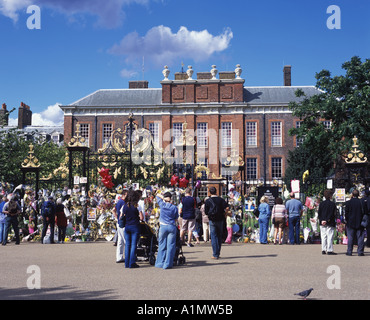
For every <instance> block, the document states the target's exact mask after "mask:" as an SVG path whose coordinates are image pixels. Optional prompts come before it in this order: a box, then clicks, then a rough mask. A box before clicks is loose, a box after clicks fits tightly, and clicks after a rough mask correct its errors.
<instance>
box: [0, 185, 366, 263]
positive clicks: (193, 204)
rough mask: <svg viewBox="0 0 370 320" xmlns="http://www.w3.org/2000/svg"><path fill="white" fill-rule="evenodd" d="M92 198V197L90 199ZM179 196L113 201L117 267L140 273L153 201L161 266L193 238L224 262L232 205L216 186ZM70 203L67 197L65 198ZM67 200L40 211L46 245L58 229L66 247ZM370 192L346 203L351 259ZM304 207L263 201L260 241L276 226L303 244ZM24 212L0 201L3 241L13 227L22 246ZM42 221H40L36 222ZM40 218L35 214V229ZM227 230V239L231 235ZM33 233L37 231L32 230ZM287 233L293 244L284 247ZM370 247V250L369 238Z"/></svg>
mask: <svg viewBox="0 0 370 320" xmlns="http://www.w3.org/2000/svg"><path fill="white" fill-rule="evenodd" d="M89 195H90V196H91V194H89ZM174 196H175V193H173V192H169V191H167V192H165V191H164V190H161V189H157V190H154V192H153V193H152V194H151V197H148V196H146V195H144V196H143V191H142V190H132V189H123V190H121V191H120V192H119V193H118V194H117V195H116V198H115V199H114V198H113V199H110V200H107V201H108V202H110V203H112V204H113V205H111V206H106V209H107V210H108V211H109V212H111V213H113V215H114V217H115V219H116V221H117V224H116V232H115V237H116V239H115V244H116V246H117V249H116V262H117V263H124V264H125V267H126V268H138V267H139V265H138V264H137V263H136V262H137V252H136V251H137V244H138V241H139V239H140V234H141V227H140V225H141V223H142V221H146V222H147V221H148V210H147V208H146V204H147V202H148V199H149V200H150V201H152V202H154V199H155V202H156V206H157V209H156V210H157V211H156V212H157V213H158V230H157V237H158V253H157V257H156V261H155V266H156V267H158V268H163V269H168V268H172V267H173V263H174V256H175V251H176V243H177V239H178V238H179V239H180V243H181V244H182V245H187V246H188V247H193V246H194V245H193V239H195V241H196V243H200V239H201V236H203V241H204V242H208V241H211V247H212V257H211V258H212V259H216V260H217V259H219V258H220V254H221V246H222V243H226V244H231V243H232V241H233V228H232V226H233V223H235V222H233V221H232V220H233V212H232V210H231V208H230V207H231V206H230V205H229V203H228V202H226V201H225V200H224V199H223V198H222V197H219V196H217V190H216V188H215V187H210V188H209V195H208V197H206V198H205V199H204V200H203V201H201V200H200V199H199V198H197V197H194V195H193V192H192V190H191V188H186V189H185V191H184V193H183V194H181V197H180V201H178V199H176V201H174V200H175V199H174ZM332 196H333V192H332V191H331V190H326V191H325V192H324V201H322V202H321V203H319V205H318V211H317V212H318V220H319V224H320V236H321V248H322V250H321V251H322V254H327V255H334V254H336V253H335V252H334V249H333V239H334V235H335V227H336V223H337V207H336V204H335V203H334V202H333V201H332ZM65 198H67V197H65ZM64 200H65V199H63V197H58V198H57V199H55V197H53V195H50V194H49V195H48V196H47V197H46V199H44V201H43V202H42V205H41V206H40V213H41V217H42V232H41V235H40V236H41V243H44V239H45V237H46V235H47V231H48V230H49V229H50V243H54V242H55V241H56V240H54V231H55V226H57V229H58V238H57V239H58V242H60V243H63V242H64V241H65V238H66V228H67V224H68V219H69V218H67V217H66V214H65V208H66V203H65V202H64ZM368 200H369V190H367V191H366V192H365V194H364V195H363V196H362V198H360V193H359V191H358V190H354V191H353V192H352V195H351V199H350V200H349V201H347V202H346V204H345V214H344V222H345V225H346V235H347V238H348V245H347V255H352V253H353V247H354V245H355V244H357V245H358V249H357V253H358V255H359V256H362V255H364V246H365V243H364V239H365V234H366V233H365V232H366V231H365V230H367V234H368V235H369V227H370V223H368V222H367V220H369V219H368V217H369V215H370V201H368ZM303 208H304V207H303V204H302V203H301V201H300V200H299V199H296V197H295V194H294V193H291V194H290V199H288V200H287V201H285V203H284V201H283V199H282V198H280V197H277V198H276V199H275V203H274V205H272V206H271V203H270V199H269V197H267V196H262V197H261V199H260V203H259V206H258V208H257V210H256V211H255V212H254V213H255V214H256V216H258V218H257V219H258V226H259V242H260V243H261V244H268V237H267V234H268V230H269V227H270V225H272V226H273V227H274V230H273V231H274V232H273V237H272V238H273V243H274V244H275V245H282V244H283V243H289V244H291V245H294V244H295V245H299V244H300V243H301V239H300V233H301V218H302V214H303ZM21 211H22V207H21V206H20V199H19V195H18V194H17V193H9V194H4V195H3V197H2V201H1V202H0V242H1V244H2V245H6V244H7V243H8V234H9V231H10V229H11V228H13V231H14V239H15V244H16V245H18V244H19V243H20V235H19V219H18V216H19V215H20V213H21ZM35 220H36V221H35ZM36 224H37V217H35V216H33V215H31V214H30V215H29V228H30V230H31V229H32V228H34V229H36V228H35V225H36ZM225 230H227V231H226V236H225ZM30 232H31V231H30ZM284 233H287V235H288V237H287V238H288V241H286V242H284V241H283V239H284ZM367 245H368V246H370V241H369V236H368V237H367Z"/></svg>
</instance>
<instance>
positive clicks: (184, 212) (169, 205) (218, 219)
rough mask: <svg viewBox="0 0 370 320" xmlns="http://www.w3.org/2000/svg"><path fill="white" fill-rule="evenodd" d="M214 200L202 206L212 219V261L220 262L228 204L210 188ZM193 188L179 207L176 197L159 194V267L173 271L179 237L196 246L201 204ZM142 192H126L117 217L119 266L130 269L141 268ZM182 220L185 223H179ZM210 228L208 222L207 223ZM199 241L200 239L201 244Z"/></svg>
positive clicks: (165, 193) (117, 209)
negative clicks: (194, 237)
mask: <svg viewBox="0 0 370 320" xmlns="http://www.w3.org/2000/svg"><path fill="white" fill-rule="evenodd" d="M209 192H210V197H209V198H207V199H206V201H205V202H204V204H203V205H202V210H203V214H204V215H205V216H206V217H207V218H208V219H207V220H208V225H209V235H207V233H205V234H206V235H205V241H208V239H209V238H210V239H211V242H212V251H213V254H212V259H218V258H219V257H220V252H221V244H222V242H223V231H224V221H225V212H227V209H228V205H227V203H226V201H225V200H224V199H223V198H221V197H218V196H217V195H216V193H217V191H216V188H214V187H211V188H210V191H209ZM191 194H192V192H191V189H190V188H187V189H186V190H185V193H184V195H183V197H182V199H181V202H180V204H179V205H175V204H174V203H173V201H172V200H173V199H172V198H173V194H172V193H171V192H169V191H167V192H164V193H162V192H157V194H156V201H157V204H158V206H159V209H160V215H159V231H158V253H157V257H156V261H155V267H157V268H163V269H169V268H172V267H173V264H174V257H175V252H176V244H177V239H178V237H179V238H180V241H181V243H183V244H185V234H186V233H187V236H188V238H187V241H186V244H187V245H188V246H189V247H192V246H193V245H192V238H193V235H196V238H198V239H199V236H198V234H197V233H196V232H195V227H196V223H195V220H196V211H197V210H200V208H199V207H200V203H199V201H197V198H196V197H193V196H192V195H191ZM141 196H142V191H138V190H137V191H134V190H128V191H127V190H124V191H123V192H122V194H121V197H120V199H119V200H118V201H117V203H116V206H115V208H114V210H113V211H114V214H115V216H116V218H117V248H116V263H125V267H126V268H138V267H139V265H138V264H137V263H136V258H137V257H136V250H137V243H138V240H139V237H140V220H144V212H143V207H142V206H140V205H139V201H140V198H141ZM179 219H181V224H179V223H178V220H179ZM206 225H207V223H206ZM198 241H199V240H197V242H198Z"/></svg>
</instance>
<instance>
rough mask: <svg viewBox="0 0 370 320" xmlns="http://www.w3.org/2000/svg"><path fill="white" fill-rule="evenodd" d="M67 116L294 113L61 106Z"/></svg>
mask: <svg viewBox="0 0 370 320" xmlns="http://www.w3.org/2000/svg"><path fill="white" fill-rule="evenodd" d="M60 107H61V109H62V110H63V111H64V115H65V116H72V115H74V116H128V115H129V114H130V113H134V114H141V115H143V116H146V115H158V116H161V115H181V114H184V115H185V114H194V115H207V114H254V113H259V114H260V113H266V114H268V113H292V112H291V110H290V109H289V106H288V105H250V104H246V103H235V104H226V103H206V104H202V103H197V104H193V103H185V104H178V105H171V104H161V105H156V106H135V107H133V106H115V107H100V106H99V107H76V106H73V107H70V106H60Z"/></svg>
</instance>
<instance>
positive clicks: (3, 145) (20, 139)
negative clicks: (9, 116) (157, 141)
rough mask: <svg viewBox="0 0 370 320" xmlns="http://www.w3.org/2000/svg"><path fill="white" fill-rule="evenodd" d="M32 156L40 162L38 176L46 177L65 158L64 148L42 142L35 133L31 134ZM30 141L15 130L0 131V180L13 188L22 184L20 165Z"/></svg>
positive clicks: (25, 155)
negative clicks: (40, 167)
mask: <svg viewBox="0 0 370 320" xmlns="http://www.w3.org/2000/svg"><path fill="white" fill-rule="evenodd" d="M31 135H32V136H33V141H32V144H33V145H34V155H35V156H36V158H37V159H38V160H39V161H40V163H41V166H42V169H41V171H40V176H47V175H48V174H49V173H51V172H52V171H53V170H54V169H55V168H57V167H59V165H60V163H61V162H62V161H63V159H64V156H65V148H64V147H61V146H58V145H57V144H55V143H53V142H52V141H44V139H43V138H42V137H40V136H39V135H38V134H37V132H32V133H31ZM30 144H31V142H30V141H27V140H26V139H25V137H24V133H23V132H21V131H19V130H18V129H16V128H11V129H7V130H4V129H3V130H2V131H0V163H1V166H0V180H1V181H4V182H9V183H12V184H14V185H15V186H16V185H18V184H21V183H22V171H21V165H22V162H23V160H24V159H25V158H26V157H27V155H28V151H29V145H30Z"/></svg>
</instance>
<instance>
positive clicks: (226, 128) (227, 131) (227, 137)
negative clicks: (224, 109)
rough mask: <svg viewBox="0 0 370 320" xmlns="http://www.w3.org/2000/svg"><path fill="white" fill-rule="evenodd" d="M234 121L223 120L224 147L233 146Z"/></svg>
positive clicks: (222, 137) (222, 140) (222, 141)
mask: <svg viewBox="0 0 370 320" xmlns="http://www.w3.org/2000/svg"><path fill="white" fill-rule="evenodd" d="M232 129H233V123H232V122H221V146H222V147H223V148H231V146H232V141H233V139H232Z"/></svg>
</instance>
